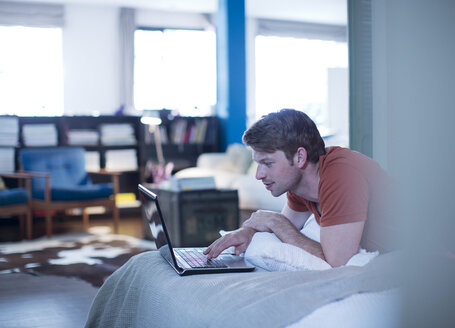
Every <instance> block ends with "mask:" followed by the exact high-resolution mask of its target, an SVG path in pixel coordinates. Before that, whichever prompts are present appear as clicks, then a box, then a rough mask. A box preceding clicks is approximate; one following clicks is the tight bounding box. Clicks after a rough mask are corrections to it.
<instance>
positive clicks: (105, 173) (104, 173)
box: [87, 169, 122, 176]
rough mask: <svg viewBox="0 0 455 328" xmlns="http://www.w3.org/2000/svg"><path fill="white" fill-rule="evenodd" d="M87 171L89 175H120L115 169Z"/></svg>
mask: <svg viewBox="0 0 455 328" xmlns="http://www.w3.org/2000/svg"><path fill="white" fill-rule="evenodd" d="M87 173H89V174H91V175H106V176H115V175H116V176H120V175H121V174H122V172H116V171H106V170H104V169H103V170H99V171H88V172H87Z"/></svg>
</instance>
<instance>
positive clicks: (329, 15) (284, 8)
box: [13, 0, 347, 25]
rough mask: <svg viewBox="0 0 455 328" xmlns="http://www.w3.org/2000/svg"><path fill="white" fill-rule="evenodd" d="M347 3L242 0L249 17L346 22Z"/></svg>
mask: <svg viewBox="0 0 455 328" xmlns="http://www.w3.org/2000/svg"><path fill="white" fill-rule="evenodd" d="M13 1H16V2H20V1H22V0H13ZM27 2H47V3H72V4H84V5H108V6H124V7H135V8H144V9H154V10H164V11H182V12H200V13H214V12H216V10H217V3H218V1H217V0H27ZM346 3H347V0H245V7H246V8H245V10H246V15H247V16H249V17H260V18H269V19H281V20H291V21H304V22H311V23H324V24H334V25H346V24H347V4H346Z"/></svg>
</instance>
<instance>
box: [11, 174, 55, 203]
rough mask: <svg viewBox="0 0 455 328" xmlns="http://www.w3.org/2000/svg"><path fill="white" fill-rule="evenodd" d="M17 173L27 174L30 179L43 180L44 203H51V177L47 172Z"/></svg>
mask: <svg viewBox="0 0 455 328" xmlns="http://www.w3.org/2000/svg"><path fill="white" fill-rule="evenodd" d="M19 173H25V174H29V175H30V176H31V177H32V178H43V179H46V180H45V187H44V188H45V189H44V201H46V202H50V201H51V175H50V173H48V172H36V171H25V170H21V171H19Z"/></svg>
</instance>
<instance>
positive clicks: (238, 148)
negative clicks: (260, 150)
mask: <svg viewBox="0 0 455 328" xmlns="http://www.w3.org/2000/svg"><path fill="white" fill-rule="evenodd" d="M251 161H252V157H251V151H250V150H249V149H248V148H247V147H245V146H243V145H241V144H238V143H235V144H232V145H229V147H228V148H227V150H226V157H225V160H224V161H223V162H222V163H221V164H219V165H218V166H217V167H216V168H217V169H220V170H224V171H228V172H233V173H242V174H243V173H246V171H247V170H248V168H249V166H250V165H251Z"/></svg>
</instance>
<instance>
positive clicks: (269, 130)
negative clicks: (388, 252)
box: [205, 109, 391, 267]
mask: <svg viewBox="0 0 455 328" xmlns="http://www.w3.org/2000/svg"><path fill="white" fill-rule="evenodd" d="M243 141H244V143H245V144H246V145H247V146H249V147H251V148H252V150H253V159H254V161H256V162H257V163H258V168H257V171H256V179H258V180H262V182H263V183H264V186H265V188H266V189H267V190H269V191H270V192H271V193H272V195H273V196H275V197H277V196H280V195H281V194H283V193H287V198H288V201H287V204H286V205H285V206H284V208H283V210H282V211H281V213H275V212H271V211H257V212H255V213H253V215H252V216H251V217H250V218H249V219H248V220H247V221H245V222H244V224H243V225H242V227H241V228H239V229H238V230H235V231H234V232H232V233H229V234H227V235H225V236H223V237H222V238H220V239H218V240H216V241H215V242H214V243H212V244H211V245H210V246H209V247H208V248H207V249H206V250H205V254H207V257H208V259H211V258H214V257H217V256H218V255H219V254H220V253H221V252H222V251H223V250H225V249H227V248H228V247H231V246H235V252H236V253H237V254H240V253H242V252H244V251H245V250H246V248H247V247H248V245H249V243H250V242H251V239H252V237H253V235H254V234H255V233H256V232H273V233H274V234H275V235H276V236H277V237H278V238H279V239H280V240H281V241H283V242H285V243H289V244H292V245H294V246H297V247H300V248H302V249H304V250H306V251H308V252H309V253H311V254H313V255H315V256H318V257H320V258H322V259H324V260H325V261H326V262H328V263H329V264H330V265H331V266H334V267H335V266H341V265H344V264H346V263H347V261H348V260H349V259H350V258H351V257H352V256H353V255H355V254H356V253H357V252H358V250H359V245H360V242H361V240H362V234H363V233H364V230H365V224H366V222H367V225H369V227H371V228H373V229H376V230H383V231H386V229H383V228H384V227H383V225H382V224H381V222H382V221H384V222H385V221H386V220H385V217H386V216H387V215H389V214H388V213H387V210H388V209H389V208H390V207H389V204H388V201H387V196H388V195H389V192H390V190H391V181H390V178H389V177H388V175H387V174H386V172H385V171H383V170H382V169H381V168H380V166H379V165H378V164H377V163H376V162H374V161H373V160H372V159H370V158H368V157H366V156H364V155H362V154H360V153H357V152H354V151H351V150H349V149H346V148H341V147H329V148H325V144H324V141H323V139H322V137H321V136H320V134H319V131H318V130H317V128H316V125H315V124H314V122H313V121H312V120H311V119H310V118H309V117H308V116H307V115H306V114H304V113H303V112H300V111H296V110H292V109H283V110H281V111H279V112H277V113H271V114H269V115H266V116H264V117H263V118H262V119H260V120H259V121H257V122H256V123H255V124H254V125H253V126H252V127H251V128H250V129H248V130H247V131H246V132H245V133H244V135H243ZM311 214H314V216H315V219H316V221H317V223H318V224H319V225H320V227H321V229H320V243H318V242H315V241H313V240H311V239H309V238H307V237H306V236H305V235H303V234H302V233H301V232H300V230H301V229H302V227H303V226H304V224H305V222H306V221H307V219H308V218H309V217H310V215H311ZM376 232H378V231H376ZM382 237H384V236H383V235H381V234H379V235H378V234H377V235H373V236H372V237H371V238H370V240H368V241H367V243H369V246H370V248H376V249H381V250H383V249H384V247H383V238H382Z"/></svg>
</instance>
